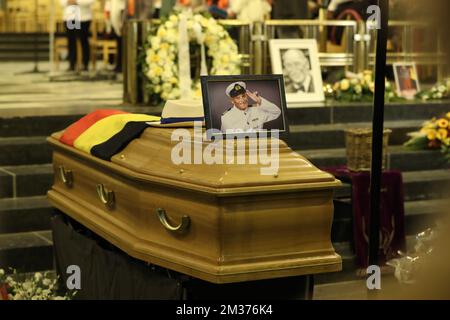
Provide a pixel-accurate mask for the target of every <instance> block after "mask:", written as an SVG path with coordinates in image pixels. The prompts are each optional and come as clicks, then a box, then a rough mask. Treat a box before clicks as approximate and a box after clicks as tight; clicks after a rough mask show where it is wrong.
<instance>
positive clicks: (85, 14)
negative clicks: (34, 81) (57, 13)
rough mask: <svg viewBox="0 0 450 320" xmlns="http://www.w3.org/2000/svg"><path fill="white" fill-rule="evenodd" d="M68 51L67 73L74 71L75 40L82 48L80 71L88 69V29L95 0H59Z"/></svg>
mask: <svg viewBox="0 0 450 320" xmlns="http://www.w3.org/2000/svg"><path fill="white" fill-rule="evenodd" d="M60 2H61V6H62V7H63V19H64V22H65V23H64V25H65V28H66V34H67V41H68V49H69V64H70V66H69V71H75V64H76V62H77V39H80V42H81V47H82V55H83V56H82V63H83V66H82V71H87V70H88V67H89V53H90V52H89V27H90V25H91V21H92V5H93V4H94V2H95V0H60Z"/></svg>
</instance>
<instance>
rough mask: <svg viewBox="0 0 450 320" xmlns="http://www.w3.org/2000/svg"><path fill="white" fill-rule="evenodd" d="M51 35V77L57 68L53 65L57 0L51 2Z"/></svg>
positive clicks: (49, 47)
mask: <svg viewBox="0 0 450 320" xmlns="http://www.w3.org/2000/svg"><path fill="white" fill-rule="evenodd" d="M49 20H50V22H49V24H50V28H49V31H50V35H49V46H48V50H49V55H48V57H49V64H50V76H52V75H53V73H54V72H55V67H54V64H53V61H54V60H55V59H54V58H55V57H54V44H55V27H56V26H55V0H52V1H51V2H50V19H49Z"/></svg>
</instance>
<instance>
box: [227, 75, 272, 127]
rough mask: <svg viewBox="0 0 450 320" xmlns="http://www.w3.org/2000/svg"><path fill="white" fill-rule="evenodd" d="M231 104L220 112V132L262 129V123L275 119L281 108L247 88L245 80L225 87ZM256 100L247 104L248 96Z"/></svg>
mask: <svg viewBox="0 0 450 320" xmlns="http://www.w3.org/2000/svg"><path fill="white" fill-rule="evenodd" d="M225 92H226V95H227V96H228V97H229V98H230V100H231V103H232V104H233V106H232V107H231V108H230V109H228V110H227V111H225V112H224V113H223V114H222V118H221V121H222V126H221V131H222V132H227V131H228V132H230V131H231V132H233V131H237V130H239V131H241V130H242V131H252V130H257V129H262V128H263V125H264V123H266V122H269V121H272V120H275V119H277V118H278V117H279V116H280V114H281V109H280V108H279V107H277V106H276V105H275V104H273V103H272V102H270V101H268V100H266V99H264V98H263V97H261V96H260V95H259V94H258V92H256V91H255V92H251V91H249V90H247V85H246V84H245V82H242V81H239V82H233V83H232V84H230V85H229V86H228V87H227V89H226V91H225ZM249 97H250V98H251V99H252V100H253V101H255V102H256V104H254V105H249V104H248V98H249Z"/></svg>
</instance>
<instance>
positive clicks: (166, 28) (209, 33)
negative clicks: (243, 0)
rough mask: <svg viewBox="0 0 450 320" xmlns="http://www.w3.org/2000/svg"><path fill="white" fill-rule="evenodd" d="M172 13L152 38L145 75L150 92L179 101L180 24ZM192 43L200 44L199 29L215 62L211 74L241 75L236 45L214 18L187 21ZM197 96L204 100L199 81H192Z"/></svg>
mask: <svg viewBox="0 0 450 320" xmlns="http://www.w3.org/2000/svg"><path fill="white" fill-rule="evenodd" d="M179 14H180V13H173V14H172V15H170V16H169V18H168V19H167V20H165V21H162V22H161V24H160V26H159V27H158V28H157V29H156V31H155V32H154V33H153V34H152V35H151V36H150V37H149V39H148V46H147V49H146V57H145V63H144V73H145V75H146V77H147V78H148V79H149V80H150V85H149V86H148V91H149V93H150V94H151V95H156V96H157V97H159V98H160V99H161V100H169V99H178V98H180V87H179V83H178V82H179V79H178V23H179ZM187 27H188V36H189V42H190V43H192V42H197V41H198V34H199V30H201V33H202V35H203V39H204V44H205V50H206V55H207V57H209V58H211V59H212V63H211V68H210V69H211V70H210V74H212V75H232V74H240V65H241V58H240V55H239V53H238V48H237V45H236V43H235V42H234V41H233V39H232V38H231V37H230V35H229V34H228V32H227V31H226V30H225V28H224V27H223V26H221V25H220V24H219V23H218V22H217V21H216V20H215V19H214V18H212V17H207V16H204V15H202V14H199V13H197V14H192V15H190V16H188V19H187ZM192 89H193V91H194V96H195V97H197V98H201V89H200V82H199V81H198V79H197V81H193V88H192Z"/></svg>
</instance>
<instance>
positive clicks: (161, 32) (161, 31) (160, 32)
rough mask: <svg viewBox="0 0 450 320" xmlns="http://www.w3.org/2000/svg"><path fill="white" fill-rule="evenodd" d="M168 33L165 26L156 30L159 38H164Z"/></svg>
mask: <svg viewBox="0 0 450 320" xmlns="http://www.w3.org/2000/svg"><path fill="white" fill-rule="evenodd" d="M166 34H167V31H166V29H164V28H159V29H158V31H157V32H156V36H157V37H158V38H163V37H165V36H166Z"/></svg>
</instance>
